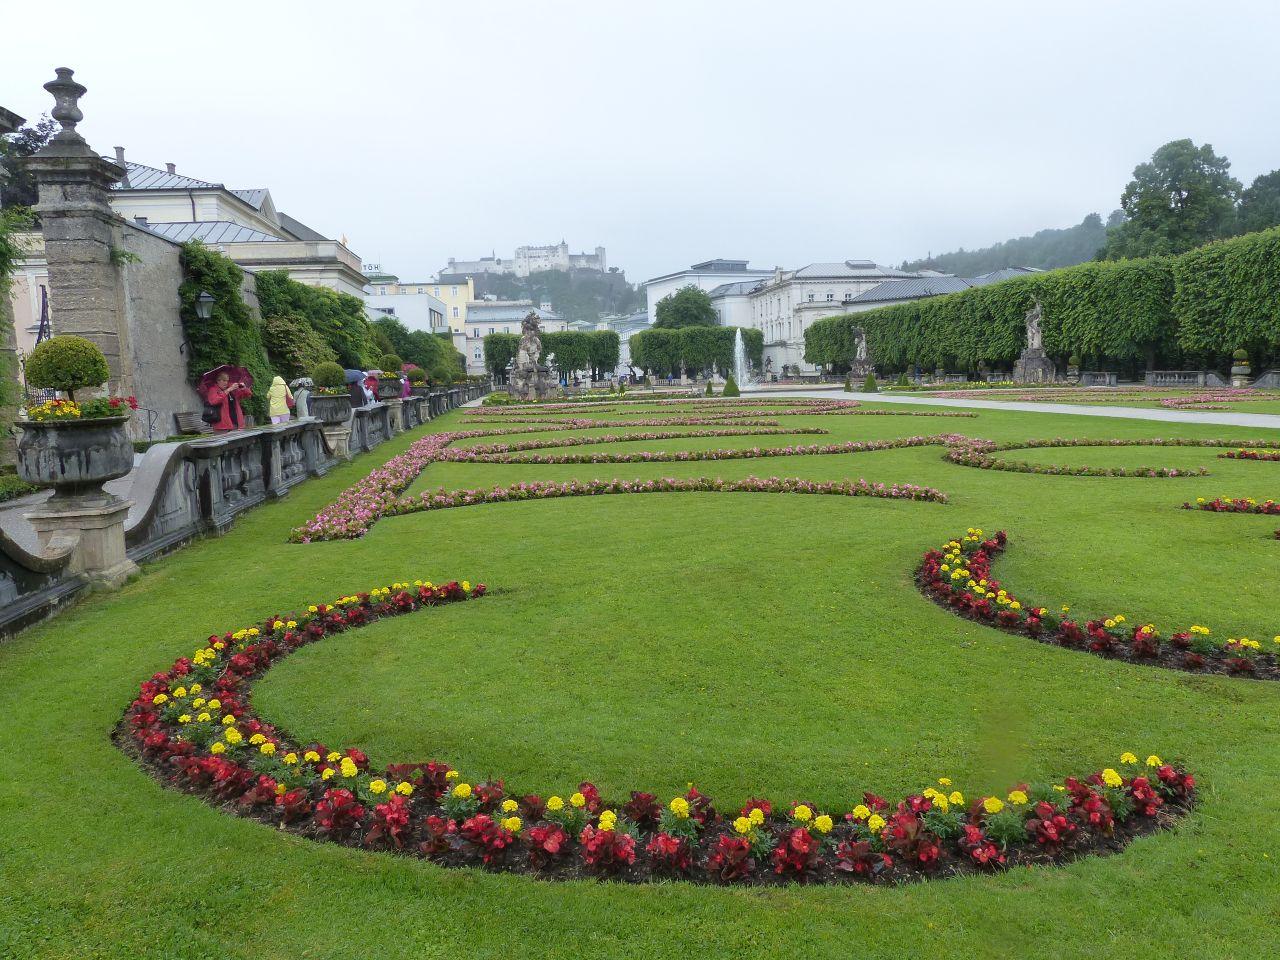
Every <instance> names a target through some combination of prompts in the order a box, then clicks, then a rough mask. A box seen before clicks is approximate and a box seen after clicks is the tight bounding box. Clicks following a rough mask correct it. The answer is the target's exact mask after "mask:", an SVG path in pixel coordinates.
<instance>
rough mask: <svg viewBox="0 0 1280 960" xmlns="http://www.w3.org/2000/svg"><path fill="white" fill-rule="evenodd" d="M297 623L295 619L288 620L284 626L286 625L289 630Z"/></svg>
mask: <svg viewBox="0 0 1280 960" xmlns="http://www.w3.org/2000/svg"><path fill="white" fill-rule="evenodd" d="M297 625H298V621H297V620H290V621H289V622H288V623H286V624H285V626H286V627H288V628H289V629H290V630H292V629H293V628H294V627H296V626H297Z"/></svg>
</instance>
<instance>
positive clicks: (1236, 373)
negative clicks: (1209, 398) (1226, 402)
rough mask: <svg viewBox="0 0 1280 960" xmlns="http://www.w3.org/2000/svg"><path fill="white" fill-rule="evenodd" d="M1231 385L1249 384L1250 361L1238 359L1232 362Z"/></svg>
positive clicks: (1243, 385)
mask: <svg viewBox="0 0 1280 960" xmlns="http://www.w3.org/2000/svg"><path fill="white" fill-rule="evenodd" d="M1231 386H1233V387H1247V386H1249V361H1248V360H1236V361H1235V362H1234V363H1232V364H1231Z"/></svg>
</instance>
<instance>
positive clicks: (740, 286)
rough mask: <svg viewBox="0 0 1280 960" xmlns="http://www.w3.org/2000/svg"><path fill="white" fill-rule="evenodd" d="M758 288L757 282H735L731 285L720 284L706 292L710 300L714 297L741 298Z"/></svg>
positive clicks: (758, 282)
mask: <svg viewBox="0 0 1280 960" xmlns="http://www.w3.org/2000/svg"><path fill="white" fill-rule="evenodd" d="M758 286H760V281H759V280H735V281H734V282H733V283H722V284H720V286H718V287H716V288H715V289H714V290H708V291H707V296H709V297H710V298H711V299H712V300H714V299H715V298H716V297H743V296H746V295H747V294H748V293H750V292H751V291H752V290H754V289H755V288H756V287H758Z"/></svg>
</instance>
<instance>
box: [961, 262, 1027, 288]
mask: <svg viewBox="0 0 1280 960" xmlns="http://www.w3.org/2000/svg"><path fill="white" fill-rule="evenodd" d="M1029 273H1044V271H1043V270H1041V269H1039V268H1038V267H1005V268H1004V269H1003V270H992V271H991V272H990V273H984V274H982V275H981V276H979V277H974V286H977V287H981V286H985V285H986V284H988V283H999V282H1000V281H1001V280H1009V279H1011V278H1013V277H1025V276H1026V275H1027V274H1029Z"/></svg>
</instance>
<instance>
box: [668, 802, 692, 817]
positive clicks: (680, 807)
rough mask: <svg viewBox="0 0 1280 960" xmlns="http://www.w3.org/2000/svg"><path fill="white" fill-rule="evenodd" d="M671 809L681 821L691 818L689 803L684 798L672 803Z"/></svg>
mask: <svg viewBox="0 0 1280 960" xmlns="http://www.w3.org/2000/svg"><path fill="white" fill-rule="evenodd" d="M670 807H671V812H672V813H674V814H675V815H676V816H677V817H679V818H680V819H681V820H684V819H686V818H687V817H688V816H689V801H688V800H686V799H685V798H684V797H676V798H675V799H674V800H672V801H671V804H670Z"/></svg>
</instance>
